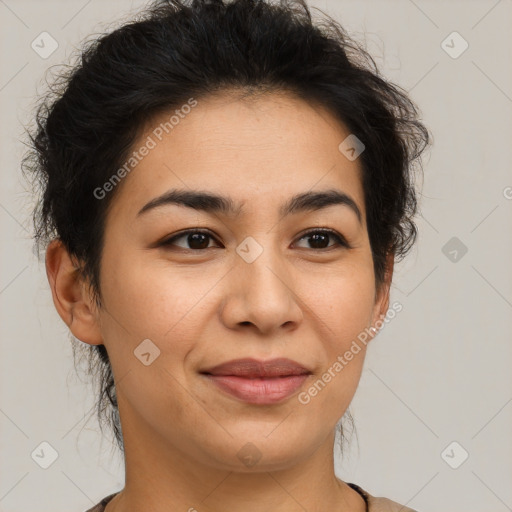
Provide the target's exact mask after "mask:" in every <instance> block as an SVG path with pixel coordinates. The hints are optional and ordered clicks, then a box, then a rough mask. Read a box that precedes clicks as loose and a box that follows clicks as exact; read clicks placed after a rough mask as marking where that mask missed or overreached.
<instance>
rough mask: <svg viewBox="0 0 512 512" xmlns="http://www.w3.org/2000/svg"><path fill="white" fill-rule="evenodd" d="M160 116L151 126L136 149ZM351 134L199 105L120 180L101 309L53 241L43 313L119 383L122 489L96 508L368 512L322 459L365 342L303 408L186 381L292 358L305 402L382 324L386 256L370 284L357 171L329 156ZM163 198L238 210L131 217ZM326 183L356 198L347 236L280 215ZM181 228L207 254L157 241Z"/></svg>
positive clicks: (290, 104)
mask: <svg viewBox="0 0 512 512" xmlns="http://www.w3.org/2000/svg"><path fill="white" fill-rule="evenodd" d="M171 114H172V113H171ZM169 116H170V114H169V113H164V114H162V115H160V116H157V117H156V118H155V119H154V120H153V122H152V123H151V124H150V125H148V127H147V129H146V130H145V131H144V133H143V134H142V135H141V137H140V139H139V140H138V141H137V143H136V144H134V148H139V147H140V146H141V145H142V144H143V142H144V141H145V140H146V138H147V136H148V135H149V134H151V132H152V129H154V127H155V126H157V125H158V124H159V123H160V122H162V121H165V120H167V119H169ZM349 133H350V132H349V131H347V129H346V128H345V127H344V126H343V125H342V124H341V123H340V122H339V121H338V120H336V119H335V118H334V117H333V116H332V115H331V114H330V113H329V112H328V111H327V110H324V109H323V108H322V107H319V106H313V105H311V104H308V103H306V102H304V101H303V100H300V99H297V98H294V97H293V96H291V95H286V94H277V93H269V94H266V95H260V96H256V97H254V98H250V99H245V100H240V99H238V97H237V96H236V95H234V94H228V93H223V94H222V95H216V96H210V97H208V98H201V99H199V101H198V105H197V106H196V107H195V108H194V109H193V110H192V112H191V113H190V114H189V115H187V116H186V117H185V118H184V119H182V120H180V122H179V124H178V125H176V126H175V127H174V129H173V130H172V132H170V134H168V135H167V136H166V137H165V138H164V139H163V140H162V141H161V142H159V143H158V144H157V146H156V147H155V148H154V149H152V150H151V151H150V152H149V154H148V155H147V156H145V157H144V159H143V160H142V161H141V162H140V163H139V164H138V165H137V166H136V167H135V169H134V170H133V171H132V172H131V173H130V174H129V175H127V176H126V177H125V178H124V179H123V181H122V183H121V184H119V185H118V187H119V189H118V190H117V191H116V196H115V199H114V200H113V203H112V209H111V210H110V211H109V213H108V217H107V222H106V231H105V246H104V251H103V254H102V261H101V275H100V282H101V290H102V296H103V301H104V302H103V307H102V308H101V309H98V308H96V307H95V306H94V303H93V301H92V296H91V295H90V294H89V289H88V287H87V286H86V285H85V284H84V283H83V282H82V281H81V280H80V279H79V278H78V275H77V272H75V271H74V269H75V267H74V266H73V263H72V260H71V259H70V257H69V255H68V253H67V252H66V250H65V249H64V248H63V247H62V245H61V244H60V243H59V242H57V241H54V242H52V243H51V244H50V245H49V247H48V250H47V255H46V269H47V275H48V279H49V282H50V285H51V289H52V294H53V300H54V303H55V306H56V308H57V311H58V313H59V314H60V316H61V317H62V319H63V320H64V322H65V323H66V324H67V325H68V326H69V328H70V330H71V332H72V333H73V335H74V336H75V337H76V338H78V339H79V340H81V341H82V342H84V343H88V344H91V345H94V344H104V345H105V346H106V348H107V350H108V353H109V356H110V360H111V363H112V367H113V372H114V376H115V380H116V389H117V396H118V401H119V409H120V417H121V424H122V429H123V435H124V443H125V462H126V486H125V488H124V489H123V491H122V492H120V493H119V494H118V495H117V496H116V497H115V498H114V499H113V500H112V501H111V502H110V503H109V504H108V505H107V507H106V510H107V512H128V511H133V510H152V511H154V512H164V511H165V512H171V511H187V510H189V511H190V512H192V510H194V509H195V510H197V511H199V512H203V511H204V512H221V511H222V512H225V511H232V510H244V511H245V512H256V511H258V512H261V511H263V510H272V511H273V512H295V511H297V512H298V511H301V512H303V511H304V510H307V511H308V512H316V511H320V510H331V511H351V512H358V511H364V509H365V505H364V501H363V500H362V498H361V496H360V495H359V494H358V493H357V492H355V491H354V490H352V489H351V488H350V487H349V486H348V485H346V483H344V482H342V481H341V480H340V479H338V478H337V477H336V476H335V474H334V460H333V445H334V433H335V425H336V423H337V421H338V420H339V419H340V418H341V416H342V415H343V414H344V412H345V411H346V409H347V407H348V405H349V404H350V401H351V400H352V398H353V396H354V393H355V391H356V388H357V385H358V382H359V379H360V375H361V371H362V367H363V362H364V357H365V352H366V350H365V349H364V346H363V350H361V352H359V353H358V354H357V355H356V356H354V358H353V360H352V361H350V363H349V364H347V366H345V367H344V369H343V371H341V372H339V373H338V374H337V375H336V377H335V378H334V379H332V381H331V382H330V383H328V384H327V385H326V386H325V388H324V389H322V390H321V391H320V392H319V393H318V394H317V396H315V397H314V398H312V399H311V401H310V403H308V404H307V405H303V404H301V403H299V401H298V400H297V394H296V395H294V396H293V397H290V398H289V399H287V400H286V401H284V402H282V403H279V404H274V405H271V406H262V405H254V404H248V403H245V402H243V401H240V400H237V399H236V398H233V397H231V396H229V395H226V394H224V393H222V392H221V391H219V390H218V389H217V387H215V386H214V385H212V384H210V383H209V382H207V381H206V379H205V378H204V377H203V376H201V375H200V374H199V373H198V372H199V371H200V370H201V369H205V368H207V367H211V366H214V365H217V364H220V363H222V362H225V361H228V360H231V359H235V358H244V357H254V358H258V359H264V360H267V359H272V358H274V357H288V358H290V359H293V360H295V361H298V362H299V363H302V364H303V365H305V366H307V367H309V368H310V369H312V371H313V375H312V376H310V377H308V380H307V381H306V382H305V383H304V385H303V386H302V388H301V389H300V390H299V391H304V390H307V389H308V388H309V387H310V386H311V385H312V383H314V382H315V381H317V380H318V379H319V377H320V376H321V375H322V374H323V373H324V372H325V371H326V370H327V368H329V367H331V366H332V365H333V363H334V362H335V361H336V359H337V357H338V356H340V355H343V354H344V353H345V352H346V351H347V350H348V349H349V347H350V345H351V343H352V341H353V340H354V339H356V337H357V335H358V334H359V333H361V332H362V331H363V330H364V329H365V328H368V327H370V326H371V325H374V324H375V322H376V321H377V320H378V319H379V318H381V317H382V315H385V314H386V311H387V309H388V306H389V285H390V283H391V275H392V268H393V258H392V256H390V257H389V258H388V273H387V276H386V281H385V283H384V285H383V286H382V287H381V288H379V289H378V290H377V289H376V288H375V276H374V272H373V262H372V255H371V250H370V245H369V239H368V231H367V227H366V212H365V205H364V195H363V189H362V183H361V169H360V164H359V161H358V160H357V159H356V160H355V161H350V160H349V159H347V158H346V157H345V156H344V155H343V154H342V153H341V152H340V151H339V150H338V146H339V144H340V142H341V141H343V140H344V139H345V137H347V135H348V134H349ZM171 188H179V189H185V190H187V189H201V190H207V191H210V192H215V193H219V194H222V195H228V196H230V197H232V198H233V199H234V200H236V201H242V202H243V203H244V214H243V215H241V216H240V217H239V218H231V217H228V216H224V215H222V214H220V213H216V214H211V213H205V212H200V211H196V210H193V209H189V208H185V207H180V206H177V205H166V206H163V207H161V208H157V209H154V210H151V211H148V212H147V213H145V214H143V215H141V216H137V212H138V211H139V210H140V209H141V208H142V206H143V205H145V204H146V203H147V202H148V201H150V200H151V199H153V198H155V197H157V196H159V195H160V194H162V193H164V192H166V191H167V190H168V189H171ZM330 188H335V189H338V190H341V191H343V192H345V193H346V194H348V195H350V196H351V197H352V198H353V199H354V201H355V202H356V204H357V205H358V207H359V208H360V210H361V212H362V214H363V222H362V223H361V224H360V223H359V222H358V220H357V216H356V215H355V214H354V212H353V211H352V210H351V209H349V208H348V207H347V206H343V205H334V206H330V207H328V208H325V209H322V210H318V211H312V212H301V213H298V214H294V215H291V216H289V217H287V218H284V219H282V220H279V218H278V209H279V207H280V206H281V204H282V203H284V202H285V201H286V200H287V199H288V198H290V197H291V196H292V195H294V194H297V193H301V192H307V191H311V190H313V191H319V190H325V189H330ZM92 200H93V201H94V200H96V199H92ZM191 228H203V229H207V230H209V231H210V232H211V233H210V234H211V235H212V238H206V239H205V240H206V243H205V245H207V244H208V248H207V249H190V247H191V246H190V245H188V244H187V236H185V237H182V238H180V239H179V240H176V241H175V242H174V244H175V245H174V246H167V247H165V246H164V247H158V246H156V243H157V242H159V241H163V240H164V239H165V238H169V237H170V236H171V235H172V234H174V233H178V232H179V231H182V230H185V229H191ZM315 228H316V229H318V228H330V229H333V230H336V231H337V232H338V233H340V234H341V235H343V236H344V237H345V238H346V240H347V241H348V243H349V244H350V246H351V248H346V247H343V246H339V245H338V243H337V240H336V239H335V238H332V237H330V238H327V240H326V241H325V242H324V245H320V246H315V245H312V243H311V237H306V238H304V235H303V234H302V233H303V232H305V231H311V230H314V229H315ZM247 236H251V237H253V238H254V239H255V240H256V241H257V242H258V243H259V244H260V245H261V246H262V247H263V252H262V254H261V255H260V256H259V257H258V258H257V259H256V260H255V261H253V262H252V263H247V262H246V261H245V260H244V259H243V258H241V257H240V256H239V255H238V254H237V252H236V248H237V246H238V245H239V244H240V243H241V242H242V241H243V240H244V239H245V238H246V237H247ZM327 245H329V246H330V247H329V248H327V249H326V248H324V247H327ZM194 247H197V244H196V245H195V246H194ZM187 249H188V252H187ZM193 250H195V252H193ZM201 251H202V252H201ZM147 338H149V339H150V340H152V342H153V343H154V344H155V345H156V346H157V347H158V348H159V350H160V355H159V357H158V358H156V359H155V360H154V361H153V362H152V363H151V364H150V365H148V366H145V365H143V364H141V362H140V360H139V359H138V358H137V357H135V356H134V350H135V349H136V348H137V346H138V345H139V344H140V343H141V342H142V340H144V339H147ZM248 442H251V443H252V444H253V445H255V446H256V447H257V450H258V451H259V453H260V454H261V459H260V460H259V461H258V462H257V464H256V465H254V466H252V467H248V466H246V465H245V464H244V463H243V462H242V461H241V460H240V459H239V457H238V456H237V453H238V452H239V450H240V449H241V448H242V447H243V446H244V445H245V444H246V443H248Z"/></svg>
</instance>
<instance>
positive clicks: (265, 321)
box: [221, 247, 303, 335]
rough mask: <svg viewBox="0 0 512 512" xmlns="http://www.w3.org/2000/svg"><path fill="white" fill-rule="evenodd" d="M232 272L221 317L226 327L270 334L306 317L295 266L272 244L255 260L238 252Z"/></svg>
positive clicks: (290, 327) (296, 325)
mask: <svg viewBox="0 0 512 512" xmlns="http://www.w3.org/2000/svg"><path fill="white" fill-rule="evenodd" d="M234 265H235V267H234V268H233V270H232V271H231V272H230V273H229V282H228V285H227V286H226V289H225V297H224V299H223V301H222V307H221V319H222V322H223V323H224V324H225V326H226V327H227V328H230V329H235V330H237V329H238V330H239V329H242V328H243V329H247V328H251V329H253V330H255V331H258V332H259V333H261V334H265V335H269V334H273V333H274V332H278V331H279V330H282V329H287V330H293V329H296V328H297V327H298V325H299V324H300V323H301V321H302V318H303V308H302V298H301V297H299V296H298V294H297V290H296V287H295V286H294V279H293V269H292V268H291V267H290V266H289V264H287V263H286V262H285V261H284V259H283V257H282V256H280V255H278V254H277V253H276V251H275V250H272V249H271V248H270V247H268V248H264V250H263V252H262V253H261V254H260V255H259V256H258V257H257V258H256V259H255V260H254V261H252V263H248V262H247V261H246V260H244V259H243V258H242V257H239V256H237V257H236V258H235V262H234Z"/></svg>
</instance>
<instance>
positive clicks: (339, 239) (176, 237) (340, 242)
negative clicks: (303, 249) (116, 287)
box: [160, 228, 351, 252]
mask: <svg viewBox="0 0 512 512" xmlns="http://www.w3.org/2000/svg"><path fill="white" fill-rule="evenodd" d="M317 233H323V234H328V235H330V236H331V237H333V238H335V239H336V240H337V242H338V246H341V247H344V248H346V249H350V248H351V246H350V245H349V244H348V242H347V241H346V239H345V238H344V237H343V236H342V235H340V234H339V233H338V232H337V231H335V230H333V229H328V228H322V229H315V230H312V231H308V232H306V233H304V234H303V235H302V236H300V238H299V241H300V240H302V239H303V238H307V237H309V236H312V235H314V234H317ZM193 234H203V235H207V236H209V237H210V238H212V239H215V237H214V236H213V235H212V234H211V233H210V232H209V231H205V230H202V229H189V230H187V231H182V232H181V233H179V234H178V235H174V236H173V237H171V238H168V239H167V240H164V241H163V242H161V244H160V245H161V246H164V247H167V246H172V245H173V242H175V241H176V240H179V239H180V238H184V237H186V236H188V235H193ZM333 247H335V246H329V247H327V248H324V249H308V250H312V251H316V252H322V251H329V250H332V248H333ZM180 249H183V247H180ZM206 249H211V247H206V248H205V249H183V250H185V251H190V252H201V251H205V250H206Z"/></svg>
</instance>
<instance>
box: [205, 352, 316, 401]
mask: <svg viewBox="0 0 512 512" xmlns="http://www.w3.org/2000/svg"><path fill="white" fill-rule="evenodd" d="M200 374H202V375H204V376H205V377H206V378H207V379H208V381H209V382H211V383H213V384H214V385H215V386H216V387H217V388H218V389H219V390H221V391H223V392H225V393H227V394H228V395H230V396H232V397H235V398H237V399H239V400H241V401H243V402H246V403H252V404H262V405H263V404H275V403H279V402H282V401H284V400H286V399H287V398H289V397H291V396H292V395H293V394H294V393H295V392H296V391H297V390H298V389H299V388H300V387H301V386H302V384H303V383H304V381H305V380H306V379H307V378H308V377H309V376H310V375H312V372H311V370H309V369H308V368H306V367H304V366H302V365H301V364H299V363H297V362H296V361H292V360H291V359H286V358H280V359H272V360H270V361H258V360H256V359H237V360H233V361H228V362H227V363H223V364H220V365H217V366H215V367H213V368H209V369H206V370H203V371H201V372H200Z"/></svg>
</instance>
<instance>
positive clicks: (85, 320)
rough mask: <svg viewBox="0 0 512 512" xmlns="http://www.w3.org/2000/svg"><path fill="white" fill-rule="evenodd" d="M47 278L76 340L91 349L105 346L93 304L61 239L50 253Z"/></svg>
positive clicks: (53, 245) (56, 240)
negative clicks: (96, 346) (94, 346)
mask: <svg viewBox="0 0 512 512" xmlns="http://www.w3.org/2000/svg"><path fill="white" fill-rule="evenodd" d="M45 263H46V275H47V277H48V282H49V284H50V288H51V291H52V296H53V303H54V304H55V308H56V309H57V312H58V313H59V315H60V317H61V318H62V320H63V321H64V322H65V323H66V325H67V326H68V327H69V329H70V331H71V333H72V334H73V336H74V337H75V338H77V339H79V340H80V341H83V342H84V343H88V344H90V345H101V344H103V338H102V336H101V330H100V327H99V322H98V318H97V316H96V315H95V311H94V310H93V306H92V300H91V297H90V296H89V293H87V291H86V288H85V286H83V283H82V280H81V279H80V272H79V270H78V268H77V267H76V265H75V264H74V263H73V261H72V259H71V257H70V255H69V253H68V251H67V250H66V248H65V247H64V245H63V243H62V242H61V241H60V240H59V239H55V240H52V241H51V242H50V244H49V245H48V248H47V250H46V260H45Z"/></svg>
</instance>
